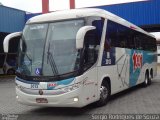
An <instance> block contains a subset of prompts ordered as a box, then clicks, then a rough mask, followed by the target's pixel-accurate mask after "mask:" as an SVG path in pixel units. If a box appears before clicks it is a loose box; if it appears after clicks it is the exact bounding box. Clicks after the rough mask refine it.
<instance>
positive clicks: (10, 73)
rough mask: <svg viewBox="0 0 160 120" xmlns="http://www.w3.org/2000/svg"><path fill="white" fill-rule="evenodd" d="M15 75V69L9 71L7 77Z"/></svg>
mask: <svg viewBox="0 0 160 120" xmlns="http://www.w3.org/2000/svg"><path fill="white" fill-rule="evenodd" d="M14 74H15V70H13V69H9V70H8V71H7V75H14Z"/></svg>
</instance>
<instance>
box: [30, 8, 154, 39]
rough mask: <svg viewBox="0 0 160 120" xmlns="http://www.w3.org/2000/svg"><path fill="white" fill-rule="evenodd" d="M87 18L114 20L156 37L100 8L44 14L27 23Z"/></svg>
mask: <svg viewBox="0 0 160 120" xmlns="http://www.w3.org/2000/svg"><path fill="white" fill-rule="evenodd" d="M87 16H97V17H103V18H106V19H109V20H112V21H114V22H117V23H120V24H122V25H124V26H127V27H129V28H131V29H134V30H136V31H139V32H142V33H144V34H147V35H149V36H151V37H154V36H153V35H151V34H148V33H147V32H146V31H144V30H143V29H141V28H139V27H137V26H136V25H134V24H132V23H130V22H128V21H126V20H125V19H123V18H121V17H118V16H117V15H115V14H112V13H110V12H108V11H106V10H103V9H99V8H81V9H72V10H63V11H56V12H51V13H47V14H42V15H38V16H35V17H32V18H31V19H29V20H28V21H27V24H30V23H42V22H51V21H59V20H65V19H75V18H82V17H87Z"/></svg>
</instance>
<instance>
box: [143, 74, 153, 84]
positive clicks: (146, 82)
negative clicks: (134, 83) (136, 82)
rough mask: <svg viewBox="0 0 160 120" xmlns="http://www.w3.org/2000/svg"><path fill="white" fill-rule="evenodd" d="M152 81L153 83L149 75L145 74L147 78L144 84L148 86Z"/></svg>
mask: <svg viewBox="0 0 160 120" xmlns="http://www.w3.org/2000/svg"><path fill="white" fill-rule="evenodd" d="M150 83H151V80H150V79H149V75H148V74H146V75H145V80H144V82H143V83H142V85H143V87H147V86H148V85H150Z"/></svg>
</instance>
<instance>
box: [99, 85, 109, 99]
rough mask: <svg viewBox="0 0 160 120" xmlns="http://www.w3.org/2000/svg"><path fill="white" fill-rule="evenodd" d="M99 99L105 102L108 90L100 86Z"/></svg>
mask: <svg viewBox="0 0 160 120" xmlns="http://www.w3.org/2000/svg"><path fill="white" fill-rule="evenodd" d="M100 93H101V94H100V97H101V99H102V100H106V99H107V97H108V89H107V88H106V87H105V86H101V88H100Z"/></svg>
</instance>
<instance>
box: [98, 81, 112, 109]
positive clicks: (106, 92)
mask: <svg viewBox="0 0 160 120" xmlns="http://www.w3.org/2000/svg"><path fill="white" fill-rule="evenodd" d="M109 98H110V88H109V85H108V83H106V82H104V83H102V85H101V87H100V99H99V101H97V102H96V105H97V106H98V107H101V106H104V105H106V104H107V102H108V100H109Z"/></svg>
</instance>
